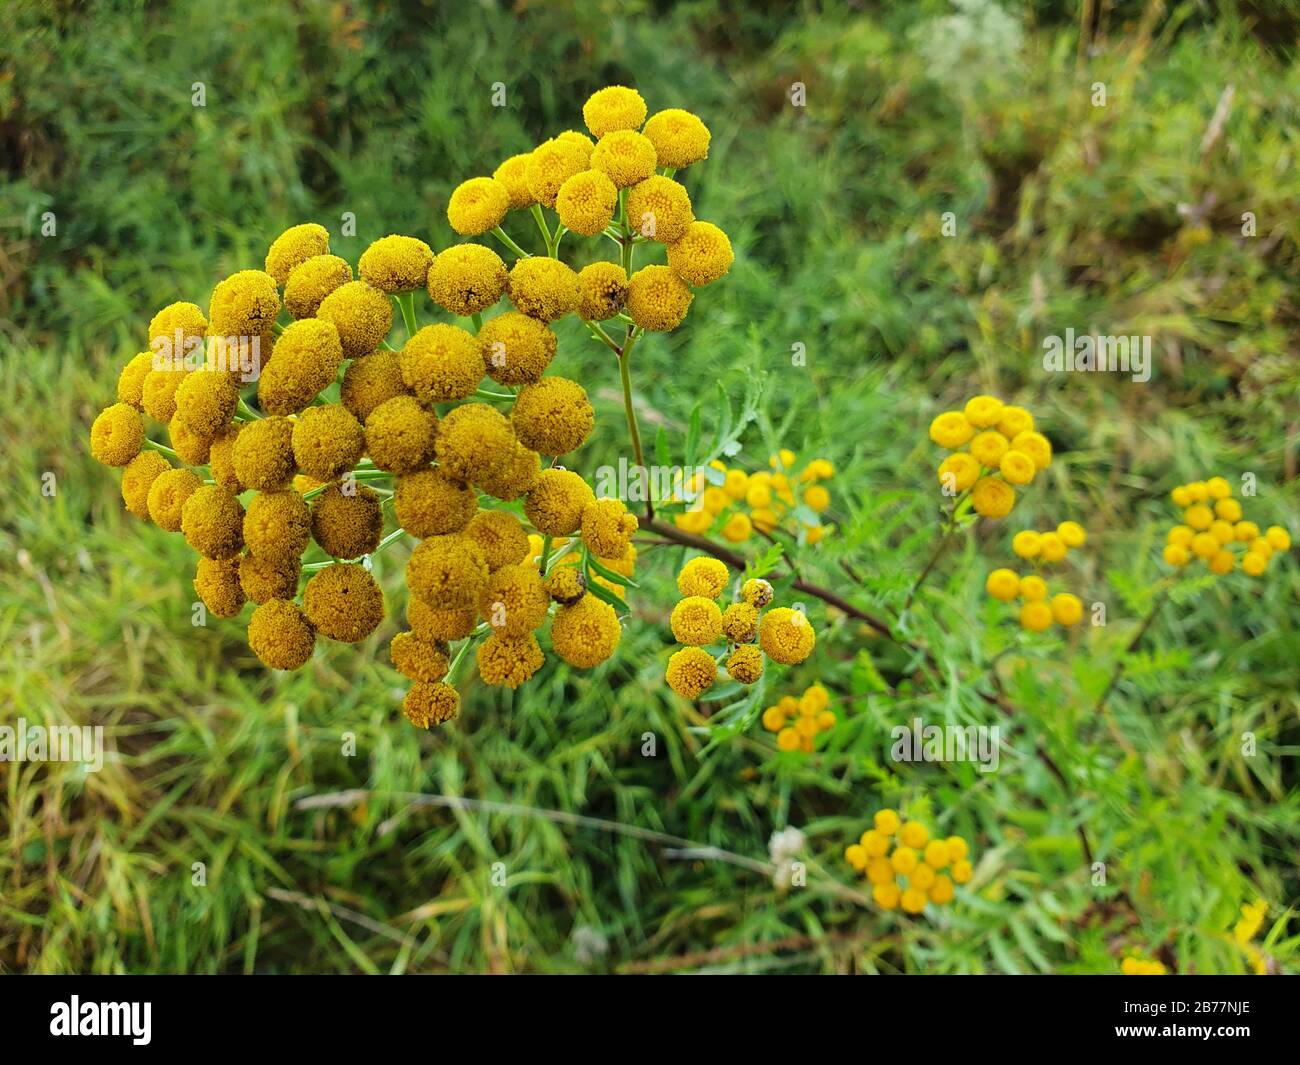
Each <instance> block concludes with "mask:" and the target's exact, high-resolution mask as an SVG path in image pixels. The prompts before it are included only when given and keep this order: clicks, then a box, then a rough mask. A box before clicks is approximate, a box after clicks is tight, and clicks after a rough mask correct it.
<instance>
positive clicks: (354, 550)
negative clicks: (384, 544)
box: [311, 484, 384, 558]
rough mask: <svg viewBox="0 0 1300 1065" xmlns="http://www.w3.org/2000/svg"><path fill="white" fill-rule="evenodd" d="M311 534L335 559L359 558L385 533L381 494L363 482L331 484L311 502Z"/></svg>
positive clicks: (372, 548)
mask: <svg viewBox="0 0 1300 1065" xmlns="http://www.w3.org/2000/svg"><path fill="white" fill-rule="evenodd" d="M311 534H312V537H313V538H314V539H315V541H316V542H317V543H318V544H320V546H321V549H322V550H323V551H325V552H326V553H327V554H330V555H333V556H334V557H335V558H360V557H361V556H362V555H368V554H370V552H371V551H373V550H374V549H375V548H376V547H378V546H379V541H380V539H381V538H382V537H383V534H384V515H383V511H382V510H381V508H380V502H379V496H378V495H377V494H376V493H375V492H374V491H372V490H371V489H369V488H367V487H366V486H365V485H363V484H350V485H348V486H347V490H346V491H345V490H344V487H343V486H342V485H339V484H332V485H330V486H329V487H327V488H326V489H325V491H323V492H322V493H321V494H320V495H318V496H317V497H316V498H315V499H313V500H312V503H311Z"/></svg>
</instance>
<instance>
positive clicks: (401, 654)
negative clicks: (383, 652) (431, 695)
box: [388, 632, 451, 684]
mask: <svg viewBox="0 0 1300 1065" xmlns="http://www.w3.org/2000/svg"><path fill="white" fill-rule="evenodd" d="M388 657H389V658H391V659H392V660H393V668H394V669H396V670H397V672H398V673H400V674H401V675H402V676H404V677H406V678H407V680H415V681H423V682H424V683H426V684H436V683H437V682H438V681H440V680H442V679H443V677H445V676H446V675H447V670H448V669H449V668H450V666H451V662H450V661H449V660H448V658H447V645H446V644H444V643H440V642H438V641H437V640H430V639H427V638H426V637H424V636H420V635H419V634H418V633H414V632H399V633H398V634H397V635H396V636H394V637H393V638H392V640H390V641H389V644H388Z"/></svg>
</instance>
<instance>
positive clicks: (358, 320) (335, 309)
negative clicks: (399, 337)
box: [286, 281, 393, 359]
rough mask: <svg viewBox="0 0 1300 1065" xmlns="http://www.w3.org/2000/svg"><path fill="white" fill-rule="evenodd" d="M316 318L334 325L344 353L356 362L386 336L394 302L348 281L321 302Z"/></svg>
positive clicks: (374, 291) (370, 288)
mask: <svg viewBox="0 0 1300 1065" xmlns="http://www.w3.org/2000/svg"><path fill="white" fill-rule="evenodd" d="M316 317H317V318H320V319H322V320H324V321H326V322H330V323H332V324H333V325H334V327H335V328H336V329H337V330H338V333H339V342H340V343H341V344H342V345H343V354H344V355H346V356H347V357H348V358H350V359H355V358H356V357H357V356H359V355H368V354H369V353H370V352H372V351H374V350H375V349H376V348H377V347H379V345H380V343H381V342H382V341H383V339H384V337H386V336H388V331H389V330H390V329H391V328H392V327H393V301H392V300H391V299H389V298H388V296H387V295H385V294H384V293H383V292H380V291H379V289H377V288H374V287H373V286H371V285H368V284H366V283H365V282H364V281H349V282H348V283H347V284H346V285H340V286H339V287H338V288H336V289H335V290H334V291H333V292H331V293H330V294H329V295H328V296H326V297H325V298H324V299H323V300H321V302H320V307H319V308H318V309H317V311H316ZM290 328H292V327H290ZM286 331H287V330H286Z"/></svg>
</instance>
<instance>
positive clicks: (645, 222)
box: [430, 85, 734, 382]
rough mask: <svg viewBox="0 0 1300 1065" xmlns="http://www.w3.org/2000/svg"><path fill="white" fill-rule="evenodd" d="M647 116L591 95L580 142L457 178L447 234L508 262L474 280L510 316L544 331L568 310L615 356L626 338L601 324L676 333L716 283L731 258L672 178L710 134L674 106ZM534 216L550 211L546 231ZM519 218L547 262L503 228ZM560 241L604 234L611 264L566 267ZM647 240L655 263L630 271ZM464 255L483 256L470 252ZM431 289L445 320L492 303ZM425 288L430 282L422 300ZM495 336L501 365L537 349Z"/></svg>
mask: <svg viewBox="0 0 1300 1065" xmlns="http://www.w3.org/2000/svg"><path fill="white" fill-rule="evenodd" d="M648 110H649V109H648V107H647V106H646V102H645V100H644V99H643V98H642V97H641V94H640V93H638V92H637V91H636V90H635V89H631V88H627V87H626V86H622V85H611V86H608V87H606V88H604V89H601V90H599V91H598V92H596V93H594V94H593V95H592V96H591V98H590V99H589V100H587V102H586V104H585V105H584V106H583V108H582V116H583V120H584V122H585V123H586V126H587V130H588V132H589V133H590V134H591V135H590V136H588V135H587V134H584V133H580V132H577V131H575V130H565V131H564V132H562V133H560V134H558V135H557V136H555V137H552V138H550V139H549V140H546V141H543V142H542V143H541V144H539V145H537V146H536V147H535V148H533V149H532V150H531V151H529V152H524V153H522V154H519V155H513V156H511V157H510V158H508V159H506V160H504V161H503V162H502V163H501V164H500V166H498V167H497V168H496V170H495V171H493V173H492V174H491V176H486V175H484V176H480V177H474V178H470V179H469V180H468V181H465V182H462V183H461V184H460V185H459V186H457V188H456V189H455V191H453V192H452V194H451V199H450V201H449V203H448V205H447V220H448V221H449V222H450V223H451V226H452V228H453V229H454V230H455V231H456V232H457V233H459V234H461V235H462V236H465V237H479V236H482V235H483V234H485V233H491V234H493V235H494V236H495V237H497V238H498V239H499V240H501V241H502V243H504V244H505V245H506V246H507V247H508V248H509V249H510V250H511V251H512V252H514V253H515V254H516V255H517V256H518V261H517V262H516V263H515V264H514V266H513V267H511V268H510V270H509V272H508V273H507V272H506V271H505V269H504V267H502V268H500V269H499V270H498V269H497V268H496V265H495V264H493V263H489V262H488V261H487V260H483V261H482V262H481V264H480V265H479V275H478V276H479V278H480V280H482V281H483V282H484V283H485V285H486V286H487V290H488V291H490V290H491V286H499V287H498V288H497V289H496V291H497V295H500V294H501V291H504V292H505V294H506V296H507V297H508V298H509V300H510V302H511V303H512V304H513V305H514V307H515V311H516V313H517V314H518V315H525V316H527V317H529V318H531V319H534V320H536V321H538V322H540V323H544V327H545V326H549V325H550V324H551V323H554V322H555V321H557V320H558V319H560V318H563V317H564V316H565V315H567V314H569V313H571V312H572V313H576V314H578V315H579V316H580V317H581V318H582V319H583V320H584V321H585V322H587V323H588V328H589V329H591V330H592V332H593V335H595V336H598V337H600V338H602V339H604V340H605V341H606V342H607V343H609V344H610V346H611V347H615V349H616V350H618V351H619V352H620V355H621V354H622V353H623V352H624V351H625V350H626V348H627V342H626V341H625V342H624V344H623V347H622V349H619V348H618V346H617V345H615V344H614V343H613V342H612V340H610V339H609V337H608V334H607V333H605V332H604V330H603V328H601V326H600V325H599V323H601V322H606V321H609V320H611V319H619V320H621V321H623V322H625V323H626V324H627V325H628V326H629V328H630V329H631V330H636V331H654V332H666V331H669V330H672V329H675V328H676V327H677V326H678V325H680V324H681V322H682V320H683V319H684V318H685V317H686V312H687V310H688V309H689V307H690V305H691V301H692V300H693V299H694V298H695V297H694V293H693V290H694V289H698V288H701V287H703V286H705V285H709V284H712V283H713V282H714V281H717V280H718V279H719V278H720V277H722V276H723V275H724V274H726V273H727V271H728V270H730V269H731V264H732V261H733V259H734V255H733V252H732V249H731V241H730V240H729V239H728V238H727V235H726V234H725V233H724V232H723V231H722V230H721V229H719V228H718V227H717V226H716V225H714V224H713V223H711V222H705V221H702V220H700V219H697V218H696V217H695V211H694V207H693V206H692V203H691V197H690V194H689V193H688V192H687V190H686V187H685V186H684V185H682V184H681V183H680V182H678V181H676V180H674V175H675V174H676V172H677V171H678V170H680V169H682V168H683V167H687V166H690V165H692V164H694V163H699V162H701V161H703V160H704V159H706V158H707V157H708V154H709V142H710V139H711V135H710V133H709V130H708V127H706V126H705V125H704V123H703V122H702V121H701V120H700V119H699V118H698V117H697V116H695V115H693V114H691V113H690V112H689V111H683V110H681V109H679V108H668V109H666V110H663V111H659V112H656V113H655V114H653V115H650V116H649V117H648V118H647V113H648ZM543 209H546V210H549V211H553V212H554V213H555V216H556V217H555V219H554V224H552V222H551V221H548V216H547V214H546V213H545V211H544V210H543ZM521 211H527V212H530V213H531V214H532V216H533V218H534V219H535V220H536V222H537V225H538V227H539V228H540V230H541V233H542V237H543V240H544V242H545V244H546V255H544V256H541V257H537V256H530V255H528V254H527V253H526V252H524V251H523V249H522V248H521V247H520V246H519V245H518V244H517V243H515V241H514V240H513V239H512V238H511V237H510V236H508V235H507V234H506V233H505V232H504V231H503V230H502V228H501V226H502V223H503V222H505V221H506V218H507V216H508V215H509V214H510V213H511V212H521ZM567 233H574V234H577V235H579V236H585V237H600V236H606V237H608V238H610V239H611V240H613V241H614V242H615V244H617V245H618V247H619V249H620V256H619V261H617V262H613V261H610V262H595V263H591V264H590V265H588V266H586V267H584V268H583V269H582V270H580V271H575V270H573V269H572V268H571V267H570V266H568V265H567V264H565V263H564V262H562V261H561V260H560V259H559V254H558V252H559V245H560V241H561V239H562V238H563V236H564V235H565V234H567ZM655 244H658V245H661V246H662V247H663V255H664V259H665V262H664V263H651V264H647V265H645V266H642V267H641V269H639V270H635V271H633V269H632V250H633V248H634V247H639V246H644V245H655ZM467 247H474V245H468V246H467ZM474 254H475V255H476V256H479V257H480V258H481V253H480V252H475V253H474ZM436 288H437V291H438V293H439V294H442V295H445V296H446V297H447V303H446V304H445V305H447V306H448V309H449V310H452V311H453V313H458V314H466V313H473V312H475V311H481V310H483V309H484V307H486V306H487V305H490V304H491V303H494V302H495V300H496V296H493V297H492V298H491V299H488V300H487V302H486V303H485V304H484V305H483V306H474V305H475V304H477V303H481V302H482V298H481V297H480V293H481V292H482V291H484V288H483V287H480V286H465V285H463V284H457V283H455V281H454V280H452V281H450V282H447V281H444V280H443V279H442V278H441V277H438V278H437V281H436ZM434 290H435V280H434V279H433V278H432V277H431V279H430V293H431V294H433V293H434ZM434 298H435V299H438V298H439V296H438V295H435V296H434ZM489 324H490V323H489ZM518 325H519V323H517V322H516V323H515V327H517V326H518ZM499 332H500V336H499V337H498V339H500V340H502V341H503V342H505V345H506V349H507V350H506V353H505V354H506V357H507V358H511V359H513V358H514V357H517V356H516V353H515V352H514V348H515V347H524V348H527V347H529V346H530V345H535V344H536V342H537V341H536V340H535V339H534V338H532V337H530V336H529V335H526V334H524V333H520V332H518V331H517V328H514V327H510V326H502V327H499ZM534 332H535V330H534ZM547 332H548V333H549V330H547ZM632 335H633V334H632V333H629V337H631V336H632ZM553 350H554V349H553V347H552V352H553ZM494 376H495V377H496V379H497V380H498V381H503V382H507V381H508V377H502V376H498V375H494Z"/></svg>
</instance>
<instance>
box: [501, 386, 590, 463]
mask: <svg viewBox="0 0 1300 1065" xmlns="http://www.w3.org/2000/svg"><path fill="white" fill-rule="evenodd" d="M510 421H511V424H513V425H514V429H515V436H517V437H518V438H519V442H520V443H522V444H523V445H524V446H525V447H529V448H532V449H533V450H534V451H540V452H541V453H542V454H543V455H566V454H568V453H569V452H570V451H576V450H577V449H578V448H580V447H581V446H582V445H583V444H584V443H585V442H586V440H587V437H588V436H590V435H591V430H592V429H593V428H594V426H595V424H596V415H595V412H594V411H593V410H592V408H591V401H590V400H588V399H587V392H586V389H584V388H583V387H582V386H581V385H580V384H578V383H577V382H576V381H570V380H568V379H567V378H564V377H543V378H542V379H541V380H540V381H538V382H537V383H536V384H535V385H528V386H527V387H526V388H524V389H522V390H521V391H520V393H519V396H518V398H517V399H516V400H515V406H514V409H513V410H512V411H511V412H510Z"/></svg>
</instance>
